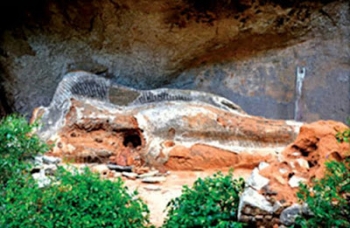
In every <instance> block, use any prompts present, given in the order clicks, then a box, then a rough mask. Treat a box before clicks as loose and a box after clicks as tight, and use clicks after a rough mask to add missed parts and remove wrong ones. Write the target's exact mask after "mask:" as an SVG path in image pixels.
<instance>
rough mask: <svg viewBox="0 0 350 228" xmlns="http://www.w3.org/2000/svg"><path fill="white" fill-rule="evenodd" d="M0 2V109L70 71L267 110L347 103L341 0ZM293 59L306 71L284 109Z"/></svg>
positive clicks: (330, 108) (27, 99) (330, 113)
mask: <svg viewBox="0 0 350 228" xmlns="http://www.w3.org/2000/svg"><path fill="white" fill-rule="evenodd" d="M0 8H1V12H2V13H1V23H0V25H1V32H0V33H1V34H0V67H1V71H0V79H1V80H0V82H1V84H2V89H1V90H2V91H1V94H0V97H1V103H0V104H1V106H2V108H0V110H3V111H2V112H3V113H5V112H11V111H17V112H20V113H23V114H28V115H30V113H31V112H32V110H33V108H34V107H37V106H39V105H48V104H49V103H50V101H51V100H52V97H53V94H54V91H55V89H56V87H57V85H58V83H59V82H60V81H61V79H62V77H63V75H65V74H66V73H67V72H69V71H74V70H86V71H90V72H93V73H97V74H100V75H102V76H105V77H108V78H111V79H113V81H115V82H117V83H119V84H122V85H125V86H131V87H134V88H136V89H154V88H160V87H168V88H183V89H195V90H202V91H206V92H212V93H215V94H218V95H221V96H224V97H226V98H228V99H230V100H232V101H234V102H236V103H237V104H238V105H240V106H241V107H242V108H243V109H244V110H245V111H246V112H247V113H250V114H252V115H261V116H264V117H269V118H279V119H293V118H295V117H296V119H298V120H302V121H312V120H317V119H335V120H341V121H344V120H345V119H346V117H347V116H348V115H349V113H350V79H349V77H350V76H349V75H350V64H349V62H350V61H349V59H350V47H349V43H350V42H349V39H350V38H349V37H350V13H349V12H350V10H349V2H348V1H345V0H334V1H332V0H319V1H305V0H300V1H294V0H293V1H292V0H291V1H278V0H270V1H262V0H248V1H247V0H240V1H226V0H220V1H214V0H206V1H197V0H178V1H172V0H156V1H149V0H141V1H136V0H129V1H123V0H92V1H82V0H74V1H59V0H51V1H39V0H38V1H33V2H31V3H30V4H29V3H26V1H22V0H17V1H13V2H6V3H1V6H0ZM5 12H6V14H5ZM8 12H10V16H9V17H5V15H8ZM297 67H305V69H306V76H305V79H304V82H303V87H302V96H301V101H300V104H299V105H300V109H299V110H300V112H298V113H297V115H296V114H295V110H294V109H295V91H296V86H295V84H296V69H297Z"/></svg>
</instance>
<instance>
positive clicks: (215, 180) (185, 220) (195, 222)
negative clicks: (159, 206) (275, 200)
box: [163, 172, 244, 228]
mask: <svg viewBox="0 0 350 228" xmlns="http://www.w3.org/2000/svg"><path fill="white" fill-rule="evenodd" d="M243 188H244V180H243V179H242V178H240V179H233V176H232V172H230V173H229V174H228V175H223V174H222V173H221V172H218V173H216V174H214V175H213V177H207V178H205V179H204V180H203V179H201V178H199V179H197V180H196V181H195V183H194V185H193V187H192V188H189V187H188V186H184V187H183V189H182V195H181V196H180V197H178V198H175V199H173V200H171V201H170V202H169V203H168V205H167V209H168V215H167V219H166V221H165V223H164V225H163V227H171V228H176V227H242V226H243V224H242V223H239V222H237V209H238V203H239V196H240V193H241V192H242V191H243Z"/></svg>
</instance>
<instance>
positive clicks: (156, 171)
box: [138, 170, 159, 179]
mask: <svg viewBox="0 0 350 228" xmlns="http://www.w3.org/2000/svg"><path fill="white" fill-rule="evenodd" d="M157 174H159V171H158V170H155V171H151V172H148V173H143V174H140V175H138V178H141V179H143V178H146V177H154V176H156V175H157Z"/></svg>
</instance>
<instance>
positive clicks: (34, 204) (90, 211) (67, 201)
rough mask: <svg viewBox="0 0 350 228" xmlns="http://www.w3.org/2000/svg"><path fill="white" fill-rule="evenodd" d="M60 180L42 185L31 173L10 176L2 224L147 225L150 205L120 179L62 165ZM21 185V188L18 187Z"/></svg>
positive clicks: (1, 200)
mask: <svg viewBox="0 0 350 228" xmlns="http://www.w3.org/2000/svg"><path fill="white" fill-rule="evenodd" d="M56 178H57V180H58V182H57V184H53V185H52V186H50V187H46V188H42V189H39V188H38V187H37V185H36V183H35V182H34V181H33V179H32V178H30V176H27V177H26V178H24V179H23V181H22V183H19V181H17V180H16V181H14V179H11V180H9V181H8V184H7V186H6V189H5V191H4V192H3V193H2V194H3V195H2V197H0V210H1V213H0V227H28V228H31V227H74V228H75V227H84V228H85V227H118V228H119V227H137V228H138V227H145V226H147V225H148V215H149V211H148V208H147V206H146V205H145V204H144V203H143V202H142V201H141V200H140V199H139V198H137V197H136V194H137V192H132V193H129V192H128V189H127V188H126V187H125V186H124V185H123V182H122V180H121V179H118V180H117V181H116V182H112V181H110V180H100V179H99V177H98V175H97V174H94V173H91V171H89V170H85V171H84V172H83V173H81V174H72V173H70V172H68V171H65V170H63V169H59V170H58V172H57V175H56ZM19 185H21V188H19Z"/></svg>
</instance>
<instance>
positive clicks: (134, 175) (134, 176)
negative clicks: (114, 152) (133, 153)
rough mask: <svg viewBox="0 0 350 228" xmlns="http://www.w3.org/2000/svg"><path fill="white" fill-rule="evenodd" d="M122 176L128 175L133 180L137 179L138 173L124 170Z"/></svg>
mask: <svg viewBox="0 0 350 228" xmlns="http://www.w3.org/2000/svg"><path fill="white" fill-rule="evenodd" d="M122 176H124V177H127V178H129V179H131V180H136V178H137V176H138V174H137V173H129V172H122Z"/></svg>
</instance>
